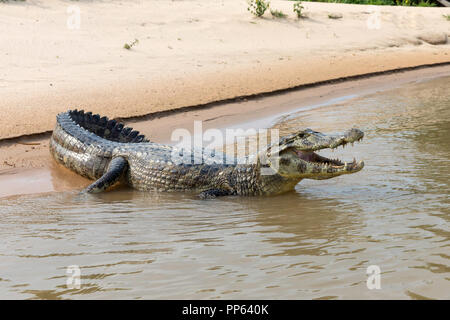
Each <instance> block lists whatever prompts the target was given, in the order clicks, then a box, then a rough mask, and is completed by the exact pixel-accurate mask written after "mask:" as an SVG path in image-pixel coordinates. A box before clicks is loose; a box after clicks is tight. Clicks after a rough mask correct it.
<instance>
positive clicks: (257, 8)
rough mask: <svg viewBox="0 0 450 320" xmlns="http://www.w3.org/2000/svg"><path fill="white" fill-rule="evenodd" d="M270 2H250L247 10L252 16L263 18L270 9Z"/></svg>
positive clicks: (261, 0) (255, 0)
mask: <svg viewBox="0 0 450 320" xmlns="http://www.w3.org/2000/svg"><path fill="white" fill-rule="evenodd" d="M269 6H270V1H265V0H248V8H247V10H248V11H250V12H251V13H252V14H254V15H255V16H257V17H261V16H263V14H264V12H266V10H267V9H268V8H269Z"/></svg>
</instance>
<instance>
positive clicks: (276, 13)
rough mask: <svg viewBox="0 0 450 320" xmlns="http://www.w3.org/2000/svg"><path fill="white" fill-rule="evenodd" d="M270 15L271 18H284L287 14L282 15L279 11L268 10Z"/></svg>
mask: <svg viewBox="0 0 450 320" xmlns="http://www.w3.org/2000/svg"><path fill="white" fill-rule="evenodd" d="M270 13H271V14H272V16H274V17H275V18H286V17H287V14H284V13H283V12H282V11H280V10H270Z"/></svg>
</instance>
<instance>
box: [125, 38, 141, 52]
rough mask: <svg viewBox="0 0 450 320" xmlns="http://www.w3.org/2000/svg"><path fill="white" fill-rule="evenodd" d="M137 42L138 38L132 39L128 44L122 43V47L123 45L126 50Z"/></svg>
mask: <svg viewBox="0 0 450 320" xmlns="http://www.w3.org/2000/svg"><path fill="white" fill-rule="evenodd" d="M138 43H139V40H138V39H134V41H133V42H131V43H130V44H128V43H125V44H124V45H123V47H124V48H125V49H127V50H130V49H131V48H132V47H133V46H135V45H137V44H138Z"/></svg>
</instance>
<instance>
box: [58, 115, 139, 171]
mask: <svg viewBox="0 0 450 320" xmlns="http://www.w3.org/2000/svg"><path fill="white" fill-rule="evenodd" d="M56 120H57V123H56V128H55V130H54V131H53V134H52V137H51V139H50V152H51V154H52V155H53V157H54V158H55V159H56V161H57V162H59V163H61V164H62V165H64V166H65V167H67V168H69V169H71V170H73V171H75V172H77V173H78V174H80V175H82V176H85V177H87V178H90V179H98V178H99V177H100V176H102V175H103V174H104V172H105V170H106V168H107V167H108V165H109V163H110V161H111V155H112V151H113V150H114V148H116V147H117V146H118V145H120V144H121V143H141V142H148V140H147V139H146V138H145V136H144V135H140V134H139V131H136V130H133V129H132V128H129V127H124V125H123V124H122V123H119V122H117V121H115V120H109V119H108V118H107V117H100V115H98V114H95V115H93V114H92V112H86V113H85V112H84V111H83V110H80V111H78V110H69V111H67V112H63V113H60V114H58V116H57V117H56Z"/></svg>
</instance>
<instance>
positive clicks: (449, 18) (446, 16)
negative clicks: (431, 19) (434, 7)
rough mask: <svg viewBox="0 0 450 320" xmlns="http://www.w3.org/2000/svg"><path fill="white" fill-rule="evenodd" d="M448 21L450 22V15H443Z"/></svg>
mask: <svg viewBox="0 0 450 320" xmlns="http://www.w3.org/2000/svg"><path fill="white" fill-rule="evenodd" d="M442 16H443V17H444V18H445V19H447V21H450V14H443V15H442Z"/></svg>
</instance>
